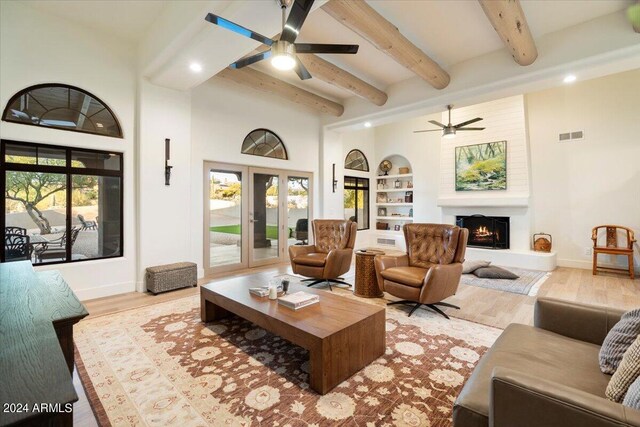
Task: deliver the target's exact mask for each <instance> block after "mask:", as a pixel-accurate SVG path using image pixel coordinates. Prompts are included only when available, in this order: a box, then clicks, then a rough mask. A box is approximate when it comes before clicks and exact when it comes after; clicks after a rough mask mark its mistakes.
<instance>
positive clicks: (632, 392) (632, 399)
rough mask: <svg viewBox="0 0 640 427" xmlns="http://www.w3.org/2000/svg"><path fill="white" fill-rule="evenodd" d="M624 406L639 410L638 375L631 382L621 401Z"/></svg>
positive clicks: (639, 388) (639, 383) (639, 378)
mask: <svg viewBox="0 0 640 427" xmlns="http://www.w3.org/2000/svg"><path fill="white" fill-rule="evenodd" d="M622 404H623V405H624V406H628V407H630V408H633V409H638V410H640V377H638V378H636V380H635V381H634V382H633V383H631V385H630V386H629V390H627V394H626V395H625V396H624V400H623V401H622Z"/></svg>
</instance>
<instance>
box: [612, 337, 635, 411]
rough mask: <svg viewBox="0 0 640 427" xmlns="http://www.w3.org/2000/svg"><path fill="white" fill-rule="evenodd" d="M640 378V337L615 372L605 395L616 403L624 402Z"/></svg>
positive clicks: (625, 354)
mask: <svg viewBox="0 0 640 427" xmlns="http://www.w3.org/2000/svg"><path fill="white" fill-rule="evenodd" d="M638 377H640V336H638V337H636V340H635V341H634V342H633V344H631V346H630V347H629V348H628V349H627V351H626V352H625V353H624V356H623V357H622V361H621V362H620V365H619V366H618V369H617V370H616V372H614V374H613V376H612V377H611V380H610V381H609V385H607V391H606V392H605V394H606V395H607V397H608V398H609V399H610V400H613V401H614V402H622V400H623V399H624V397H625V395H626V394H627V391H628V390H629V387H630V386H631V384H633V382H634V381H635V380H636V379H638Z"/></svg>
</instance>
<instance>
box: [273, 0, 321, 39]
mask: <svg viewBox="0 0 640 427" xmlns="http://www.w3.org/2000/svg"><path fill="white" fill-rule="evenodd" d="M311 6H313V0H295V1H294V2H293V4H292V5H291V12H289V17H288V18H287V22H286V23H285V24H284V28H283V29H282V34H281V35H280V40H282V41H286V42H289V43H293V42H294V41H296V38H297V37H298V34H300V28H301V27H302V24H304V20H305V19H307V15H308V14H309V11H310V10H311Z"/></svg>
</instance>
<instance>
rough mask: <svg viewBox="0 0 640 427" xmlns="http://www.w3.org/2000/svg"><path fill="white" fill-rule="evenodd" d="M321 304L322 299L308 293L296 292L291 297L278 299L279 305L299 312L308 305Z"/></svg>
mask: <svg viewBox="0 0 640 427" xmlns="http://www.w3.org/2000/svg"><path fill="white" fill-rule="evenodd" d="M318 302H320V297H319V296H318V295H315V294H310V293H307V292H302V291H299V292H294V293H292V294H290V295H285V296H283V297H280V298H279V299H278V303H279V304H280V305H282V306H284V307H287V308H290V309H293V310H299V309H301V308H303V307H306V306H308V305H312V304H316V303H318Z"/></svg>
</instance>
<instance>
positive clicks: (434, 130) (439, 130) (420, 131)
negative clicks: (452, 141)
mask: <svg viewBox="0 0 640 427" xmlns="http://www.w3.org/2000/svg"><path fill="white" fill-rule="evenodd" d="M422 132H442V129H427V130H414V131H413V133H422Z"/></svg>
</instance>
